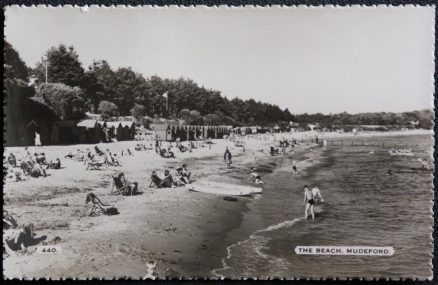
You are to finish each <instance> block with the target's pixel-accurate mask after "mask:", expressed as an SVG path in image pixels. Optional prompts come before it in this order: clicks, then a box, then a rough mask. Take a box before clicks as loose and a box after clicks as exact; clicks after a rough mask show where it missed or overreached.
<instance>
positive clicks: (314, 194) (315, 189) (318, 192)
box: [312, 187, 324, 203]
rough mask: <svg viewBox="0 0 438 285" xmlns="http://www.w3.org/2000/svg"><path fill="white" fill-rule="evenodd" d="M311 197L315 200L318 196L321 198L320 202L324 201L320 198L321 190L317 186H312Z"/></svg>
mask: <svg viewBox="0 0 438 285" xmlns="http://www.w3.org/2000/svg"><path fill="white" fill-rule="evenodd" d="M312 194H313V199H314V200H316V199H317V198H318V197H319V199H320V200H321V203H324V199H323V198H322V195H321V191H320V190H319V188H318V187H313V188H312Z"/></svg>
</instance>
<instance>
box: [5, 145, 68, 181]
mask: <svg viewBox="0 0 438 285" xmlns="http://www.w3.org/2000/svg"><path fill="white" fill-rule="evenodd" d="M60 168H61V161H60V159H59V158H55V159H53V160H50V161H49V160H48V159H47V158H46V155H45V153H44V152H34V153H32V151H31V150H30V149H29V148H28V147H26V148H25V154H24V156H23V157H22V158H21V159H17V157H16V156H15V155H14V154H13V153H9V155H8V156H7V157H6V156H5V155H3V179H4V180H5V181H6V182H18V181H22V180H24V179H25V177H33V178H38V177H46V176H47V171H46V170H48V169H60Z"/></svg>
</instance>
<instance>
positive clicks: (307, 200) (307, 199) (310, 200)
mask: <svg viewBox="0 0 438 285" xmlns="http://www.w3.org/2000/svg"><path fill="white" fill-rule="evenodd" d="M304 204H305V205H306V209H305V210H304V218H305V219H306V220H307V216H308V211H309V210H310V214H311V215H312V220H315V213H314V212H313V204H315V200H314V197H313V193H312V191H310V189H309V187H308V186H307V185H304Z"/></svg>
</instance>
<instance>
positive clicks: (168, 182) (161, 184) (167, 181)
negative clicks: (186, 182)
mask: <svg viewBox="0 0 438 285" xmlns="http://www.w3.org/2000/svg"><path fill="white" fill-rule="evenodd" d="M153 184H154V185H155V186H157V187H158V188H170V187H172V185H173V179H172V175H170V172H169V170H165V171H164V178H160V177H159V176H158V174H157V172H156V171H155V170H154V171H152V176H151V184H150V185H149V186H152V185H153Z"/></svg>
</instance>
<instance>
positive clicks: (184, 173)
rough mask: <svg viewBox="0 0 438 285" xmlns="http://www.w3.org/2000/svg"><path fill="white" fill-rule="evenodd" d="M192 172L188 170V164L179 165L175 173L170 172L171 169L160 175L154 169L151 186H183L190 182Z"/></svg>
mask: <svg viewBox="0 0 438 285" xmlns="http://www.w3.org/2000/svg"><path fill="white" fill-rule="evenodd" d="M190 176H191V173H190V172H189V171H188V170H187V164H183V165H182V166H181V167H178V168H177V169H176V170H175V171H174V173H170V171H169V170H167V169H166V170H165V171H164V174H163V175H159V174H158V172H157V171H156V170H154V171H152V175H151V183H150V185H149V186H150V187H151V186H155V187H157V188H172V187H182V186H185V185H186V184H189V183H190V182H191V181H190Z"/></svg>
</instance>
